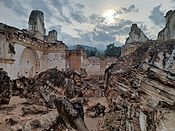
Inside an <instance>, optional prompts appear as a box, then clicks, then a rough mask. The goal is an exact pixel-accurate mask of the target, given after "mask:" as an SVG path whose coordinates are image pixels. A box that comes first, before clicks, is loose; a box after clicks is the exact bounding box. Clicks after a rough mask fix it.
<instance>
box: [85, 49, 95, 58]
mask: <svg viewBox="0 0 175 131" xmlns="http://www.w3.org/2000/svg"><path fill="white" fill-rule="evenodd" d="M85 51H86V54H87V56H88V57H90V56H96V54H97V49H96V48H93V49H86V50H85Z"/></svg>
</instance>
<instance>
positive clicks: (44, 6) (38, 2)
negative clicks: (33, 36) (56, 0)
mask: <svg viewBox="0 0 175 131" xmlns="http://www.w3.org/2000/svg"><path fill="white" fill-rule="evenodd" d="M30 4H31V7H32V9H37V10H41V11H43V12H44V14H45V15H46V17H47V18H48V19H49V18H51V17H52V15H53V13H52V10H51V9H50V8H49V6H48V3H47V2H45V1H44V0H31V2H30Z"/></svg>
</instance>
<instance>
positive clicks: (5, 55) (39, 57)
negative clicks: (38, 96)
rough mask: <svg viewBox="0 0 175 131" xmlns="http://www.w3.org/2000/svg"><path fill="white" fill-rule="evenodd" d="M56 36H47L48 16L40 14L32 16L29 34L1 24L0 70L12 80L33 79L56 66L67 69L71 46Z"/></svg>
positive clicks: (50, 33)
mask: <svg viewBox="0 0 175 131" xmlns="http://www.w3.org/2000/svg"><path fill="white" fill-rule="evenodd" d="M56 35H57V33H56V32H55V31H51V32H49V35H48V36H46V35H45V26H44V14H43V13H42V12H41V11H37V10H34V11H32V12H31V14H30V17H29V30H20V29H18V28H15V27H11V26H8V25H5V24H3V23H0V67H1V68H3V69H4V70H5V71H6V72H8V74H9V76H10V77H11V78H17V77H19V76H27V77H32V76H34V75H36V74H38V73H39V72H41V71H44V70H47V69H48V68H53V67H56V66H57V67H58V68H59V69H65V68H66V52H65V50H66V48H67V46H66V45H65V44H64V43H63V42H62V41H58V40H57V39H56V38H57V36H56Z"/></svg>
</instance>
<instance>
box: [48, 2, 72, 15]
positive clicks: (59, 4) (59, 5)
mask: <svg viewBox="0 0 175 131" xmlns="http://www.w3.org/2000/svg"><path fill="white" fill-rule="evenodd" d="M50 2H51V5H52V6H54V7H55V8H56V9H57V11H58V12H59V13H60V15H63V7H64V6H69V4H70V3H69V1H68V0H50Z"/></svg>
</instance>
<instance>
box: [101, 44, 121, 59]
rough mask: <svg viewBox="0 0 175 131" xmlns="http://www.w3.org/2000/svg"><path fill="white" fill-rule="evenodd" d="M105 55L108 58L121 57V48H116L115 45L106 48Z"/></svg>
mask: <svg viewBox="0 0 175 131" xmlns="http://www.w3.org/2000/svg"><path fill="white" fill-rule="evenodd" d="M104 53H105V56H106V57H107V56H108V57H119V56H120V55H121V47H117V46H115V45H114V43H112V44H109V45H107V46H106V50H105V51H104Z"/></svg>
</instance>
